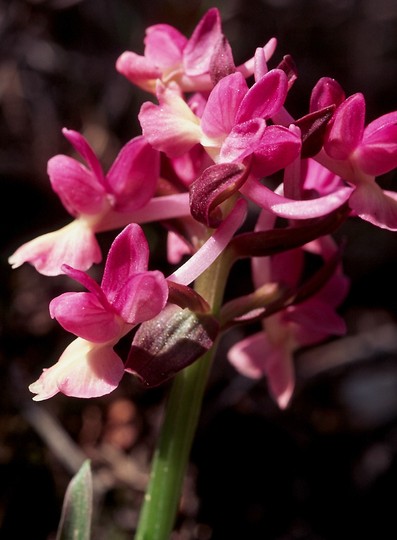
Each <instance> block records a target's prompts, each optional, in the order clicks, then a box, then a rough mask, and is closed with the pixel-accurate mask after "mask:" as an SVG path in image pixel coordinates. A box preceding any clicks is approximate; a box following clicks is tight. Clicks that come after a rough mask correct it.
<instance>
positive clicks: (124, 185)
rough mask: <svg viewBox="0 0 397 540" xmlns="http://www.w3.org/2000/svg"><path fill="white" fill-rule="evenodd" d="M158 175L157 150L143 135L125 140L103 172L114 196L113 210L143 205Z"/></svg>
mask: <svg viewBox="0 0 397 540" xmlns="http://www.w3.org/2000/svg"><path fill="white" fill-rule="evenodd" d="M159 174H160V156H159V153H158V152H157V151H156V150H154V149H153V148H152V147H151V146H150V145H149V144H148V143H147V141H146V140H145V139H144V138H143V137H136V138H134V139H132V140H131V141H129V142H128V143H127V144H126V145H125V146H123V148H122V149H121V151H120V153H119V154H118V156H117V158H116V160H115V161H114V163H113V165H112V167H111V169H110V171H109V172H108V174H107V181H108V182H109V186H110V188H111V190H112V192H113V194H114V195H115V197H116V200H115V204H114V209H115V210H116V211H121V212H128V211H133V210H136V209H138V208H142V207H143V206H145V205H146V203H147V202H148V201H149V200H150V199H151V198H152V197H153V195H154V193H155V191H156V187H157V180H158V178H159Z"/></svg>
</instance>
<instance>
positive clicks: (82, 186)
mask: <svg viewBox="0 0 397 540" xmlns="http://www.w3.org/2000/svg"><path fill="white" fill-rule="evenodd" d="M47 172H48V175H49V177H50V182H51V186H52V189H53V190H54V191H55V193H56V194H57V195H58V196H59V198H60V199H61V201H62V204H63V205H64V207H65V208H66V210H67V211H68V212H69V213H70V214H71V215H72V216H74V217H76V216H77V215H79V214H87V215H89V214H97V213H99V212H100V211H101V210H103V208H104V206H105V204H106V201H105V200H104V199H105V195H106V192H105V189H104V187H103V185H102V184H101V183H100V182H98V180H97V178H96V176H95V175H94V174H93V172H92V171H89V170H88V169H87V168H86V167H84V165H82V164H81V163H79V162H78V161H76V160H75V159H73V158H70V157H68V156H63V155H58V156H54V157H53V158H51V159H50V160H49V162H48V166H47Z"/></svg>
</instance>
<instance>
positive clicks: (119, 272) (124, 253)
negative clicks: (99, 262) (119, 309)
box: [101, 223, 149, 303]
mask: <svg viewBox="0 0 397 540" xmlns="http://www.w3.org/2000/svg"><path fill="white" fill-rule="evenodd" d="M148 260H149V246H148V243H147V241H146V238H145V235H144V233H143V231H142V229H141V227H140V226H139V225H136V224H135V223H131V224H130V225H128V226H127V227H125V229H123V231H121V233H120V234H119V235H118V236H116V238H115V239H114V241H113V243H112V245H111V246H110V249H109V253H108V257H107V260H106V264H105V269H104V272H103V278H102V284H101V288H102V290H103V292H104V293H105V295H106V297H107V299H108V301H109V302H110V303H112V302H113V301H114V299H115V298H117V297H118V295H119V294H120V292H121V289H122V288H123V287H124V286H125V284H126V283H127V282H128V281H129V279H130V277H131V276H132V275H133V274H137V273H140V272H145V271H146V270H147V267H148Z"/></svg>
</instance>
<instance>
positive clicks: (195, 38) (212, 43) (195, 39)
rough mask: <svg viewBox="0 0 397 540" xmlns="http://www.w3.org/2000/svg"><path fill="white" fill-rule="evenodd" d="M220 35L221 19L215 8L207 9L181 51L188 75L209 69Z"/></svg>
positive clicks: (198, 73)
mask: <svg viewBox="0 0 397 540" xmlns="http://www.w3.org/2000/svg"><path fill="white" fill-rule="evenodd" d="M221 37H222V30H221V20H220V15H219V11H218V10H217V9H216V8H212V9H209V10H208V11H207V13H206V14H205V15H204V16H203V18H202V19H201V20H200V21H199V23H198V25H197V26H196V28H195V29H194V32H193V34H192V37H191V38H190V39H189V41H188V43H187V45H186V47H185V49H184V51H183V65H184V68H185V73H186V74H187V75H189V76H190V77H195V76H197V75H202V74H204V73H207V72H208V71H209V67H210V62H211V58H212V55H213V54H214V49H215V47H216V46H217V44H218V42H219V40H220V38H221Z"/></svg>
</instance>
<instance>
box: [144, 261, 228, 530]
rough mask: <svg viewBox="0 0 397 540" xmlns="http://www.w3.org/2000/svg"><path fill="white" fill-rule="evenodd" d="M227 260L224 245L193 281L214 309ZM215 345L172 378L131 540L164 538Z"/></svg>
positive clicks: (216, 309) (219, 299) (174, 510)
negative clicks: (148, 477)
mask: <svg viewBox="0 0 397 540" xmlns="http://www.w3.org/2000/svg"><path fill="white" fill-rule="evenodd" d="M231 263H232V259H231V252H230V251H228V250H226V251H225V252H224V253H223V254H222V255H221V256H220V257H219V258H218V259H217V260H216V261H215V262H214V263H213V264H212V265H211V266H210V267H209V268H208V269H207V270H206V271H205V272H204V273H203V274H201V276H200V277H199V278H198V279H197V280H196V282H195V290H196V291H197V292H198V293H199V294H201V296H203V297H204V298H205V299H206V300H207V302H208V304H209V305H210V307H211V310H212V312H213V314H215V315H216V314H217V313H218V312H219V309H220V306H221V302H222V298H223V292H224V288H225V284H226V280H227V276H228V273H229V269H230V266H231ZM216 345H217V343H215V345H214V346H213V347H212V349H211V350H209V351H208V352H207V353H205V354H204V355H203V356H202V357H201V358H200V359H199V360H197V361H196V362H195V363H194V364H192V365H191V366H189V367H187V368H185V369H184V370H183V371H181V372H180V373H178V374H177V375H176V377H175V379H174V381H173V383H172V387H171V391H170V394H169V397H168V402H167V405H166V411H165V417H164V421H163V425H162V429H161V433H160V437H159V442H158V446H157V448H156V450H155V453H154V457H153V462H152V468H151V476H150V481H149V484H148V487H147V490H146V494H145V497H144V501H143V506H142V509H141V515H140V520H139V523H138V528H137V532H136V536H135V540H167V539H168V538H169V536H170V533H171V531H172V528H173V526H174V522H175V516H176V514H177V510H178V505H179V500H180V496H181V491H182V485H183V479H184V475H185V471H186V467H187V463H188V459H189V455H190V449H191V446H192V442H193V437H194V434H195V432H196V427H197V423H198V419H199V415H200V410H201V404H202V401H203V395H204V391H205V388H206V383H207V380H208V375H209V372H210V369H211V365H212V360H213V357H214V355H215V352H216Z"/></svg>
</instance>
